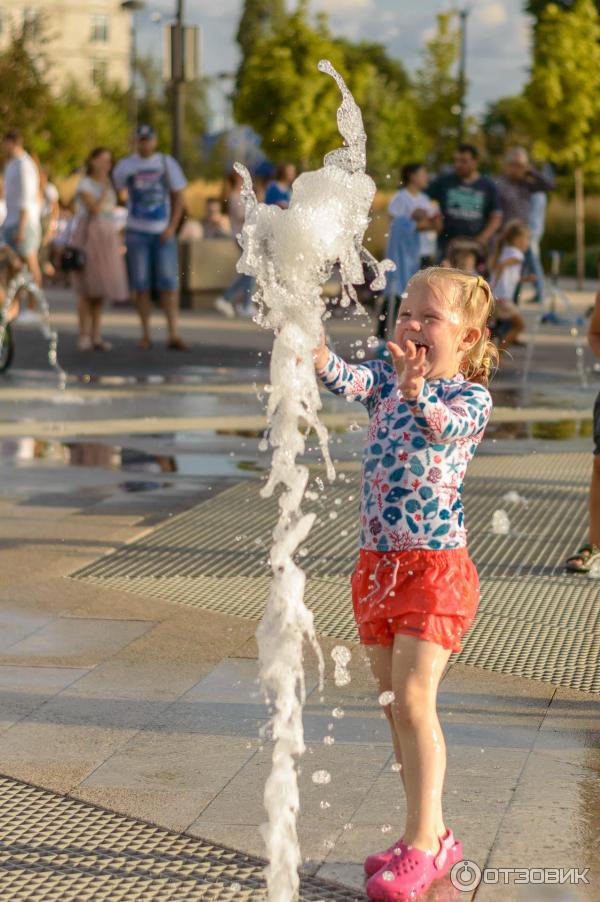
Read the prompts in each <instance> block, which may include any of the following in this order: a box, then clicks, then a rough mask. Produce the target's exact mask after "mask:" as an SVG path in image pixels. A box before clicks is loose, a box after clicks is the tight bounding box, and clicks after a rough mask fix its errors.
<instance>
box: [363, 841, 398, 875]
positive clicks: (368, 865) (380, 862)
mask: <svg viewBox="0 0 600 902" xmlns="http://www.w3.org/2000/svg"><path fill="white" fill-rule="evenodd" d="M405 851H406V844H405V843H404V842H403V840H401V839H399V840H398V842H395V843H394V845H393V846H390V847H389V849H386V850H385V852H376V853H375V855H369V857H368V858H366V859H365V864H364V868H365V874H366V875H367V877H372V876H373V874H376V873H377V871H380V870H381V868H383V867H385V866H386V865H387V864H389V863H390V861H391V860H392V858H393V857H394V855H403V854H404V852H405Z"/></svg>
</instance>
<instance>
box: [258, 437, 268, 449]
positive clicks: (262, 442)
mask: <svg viewBox="0 0 600 902" xmlns="http://www.w3.org/2000/svg"><path fill="white" fill-rule="evenodd" d="M258 450H259V451H268V450H269V443H268V441H267V440H266V438H261V440H260V442H259V443H258Z"/></svg>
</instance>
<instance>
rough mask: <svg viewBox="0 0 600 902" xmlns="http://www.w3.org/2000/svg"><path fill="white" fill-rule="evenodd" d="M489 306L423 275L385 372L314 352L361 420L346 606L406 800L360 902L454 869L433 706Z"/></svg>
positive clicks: (451, 276) (455, 587)
mask: <svg viewBox="0 0 600 902" xmlns="http://www.w3.org/2000/svg"><path fill="white" fill-rule="evenodd" d="M492 306H493V297H492V293H491V290H490V287H489V285H488V284H487V282H485V280H484V279H482V278H481V277H480V276H469V275H467V274H465V273H463V272H459V271H457V270H453V269H444V268H442V267H432V268H430V269H426V270H422V271H420V272H418V273H417V274H416V275H414V276H413V277H412V279H411V280H410V281H409V283H408V286H407V292H406V294H405V295H404V296H403V298H402V303H401V307H400V312H399V316H398V324H397V328H396V334H395V342H390V343H389V344H388V349H389V351H390V355H391V362H390V363H387V362H385V361H381V360H376V361H370V362H368V363H366V364H363V365H360V366H350V365H349V364H347V363H345V362H344V361H343V360H342V359H341V358H340V357H338V356H337V355H336V354H334V353H333V352H332V351H330V350H329V349H328V348H327V346H326V345H325V343H324V340H323V343H322V344H321V346H320V347H319V348H318V349H317V350H316V351H315V355H314V359H315V367H316V370H317V373H318V375H319V377H320V378H321V380H322V381H323V383H324V385H325V386H326V387H327V388H329V389H330V390H331V391H332V392H335V393H336V394H341V395H345V396H346V397H348V398H354V399H356V400H359V401H361V402H362V403H363V404H364V405H365V406H366V408H367V410H368V412H369V417H370V428H369V438H368V444H367V447H366V449H365V453H364V458H363V470H362V491H361V498H362V505H361V537H360V545H361V547H360V554H359V559H358V563H357V566H356V568H355V570H354V573H353V575H352V600H353V607H354V615H355V619H356V622H357V625H358V632H359V636H360V640H361V643H362V644H363V645H365V646H366V649H367V653H368V656H369V660H370V664H371V669H372V671H373V675H374V677H375V679H376V681H377V683H378V687H379V692H380V693H386V696H387V698H388V699H389V701H388V703H387V704H386V705H385V707H384V711H385V714H386V717H387V719H388V721H389V724H390V728H391V733H392V742H393V745H394V751H395V754H396V760H397V762H398V766H399V769H400V770H401V776H402V780H403V784H404V788H405V792H406V799H407V819H406V824H405V829H404V833H403V835H402V837H401V838H400V839H399V840H398V841H397V842H396V843H394V845H393V846H391V847H390V848H389V849H387V850H386V851H385V852H381V853H378V854H376V855H371V856H369V857H368V858H367V859H366V861H365V872H366V874H367V877H368V878H369V880H368V883H367V894H368V896H369V898H370V899H376V900H390V902H391V900H408V899H413V898H415V896H417V895H419V894H421V893H423V892H425V891H426V890H427V888H428V887H429V886H430V885H431V883H432V882H433V881H434V880H437V879H438V878H440V877H442V876H443V875H444V874H447V873H448V872H449V871H450V869H451V868H452V866H453V865H454V864H455V863H456V862H457V861H460V860H461V858H462V847H461V843H460V842H459V841H457V840H456V839H455V838H454V836H453V834H452V831H451V830H449V829H447V828H446V825H445V823H444V819H443V814H442V789H443V783H444V773H445V766H446V753H445V745H444V738H443V735H442V731H441V728H440V724H439V720H438V715H437V710H436V699H437V691H438V685H439V682H440V679H441V677H442V674H443V672H444V668H445V667H446V664H447V662H448V659H449V657H450V654H451V653H452V652H453V651H454V652H456V651H460V640H461V638H462V636H463V635H464V633H465V632H466V631H467V630H468V629H469V627H470V626H471V624H472V622H473V619H474V617H475V612H476V610H477V606H478V602H479V582H478V577H477V572H476V570H475V567H474V565H473V563H472V562H471V560H470V558H469V555H468V551H467V546H466V532H465V526H464V522H463V505H462V500H461V495H462V487H463V480H464V476H465V472H466V469H467V465H468V463H469V461H470V460H471V458H472V456H473V454H474V452H475V450H476V448H477V445H478V444H479V442H480V441H481V439H482V437H483V433H484V430H485V427H486V424H487V421H488V418H489V415H490V412H491V407H492V401H491V398H490V395H489V392H488V391H487V388H486V387H485V386H486V384H487V382H488V378H489V375H490V370H491V367H492V365H493V364H495V363H496V362H497V359H498V352H497V350H496V348H495V346H494V345H493V344H492V343H491V342H490V341H489V339H488V334H489V333H488V330H487V328H486V326H487V322H488V319H489V317H490V314H491V308H492Z"/></svg>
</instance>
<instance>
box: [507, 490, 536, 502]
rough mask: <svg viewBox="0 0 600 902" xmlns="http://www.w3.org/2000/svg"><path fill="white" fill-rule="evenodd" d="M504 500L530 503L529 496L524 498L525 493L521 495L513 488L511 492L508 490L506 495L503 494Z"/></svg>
mask: <svg viewBox="0 0 600 902" xmlns="http://www.w3.org/2000/svg"><path fill="white" fill-rule="evenodd" d="M502 500H503V501H504V503H505V504H528V503H529V502H528V501H527V498H524V497H523V495H519V493H518V492H515V491H514V490H511V491H510V492H506V494H505V495H503V496H502Z"/></svg>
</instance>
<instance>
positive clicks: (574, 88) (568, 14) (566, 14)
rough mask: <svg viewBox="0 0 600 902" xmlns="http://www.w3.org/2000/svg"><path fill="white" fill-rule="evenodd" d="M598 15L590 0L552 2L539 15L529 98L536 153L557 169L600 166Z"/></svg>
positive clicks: (599, 46) (599, 33)
mask: <svg viewBox="0 0 600 902" xmlns="http://www.w3.org/2000/svg"><path fill="white" fill-rule="evenodd" d="M599 39H600V19H599V16H598V12H597V10H596V6H595V4H594V3H593V2H592V0H575V3H574V4H573V7H572V9H571V10H569V11H566V10H563V9H561V8H560V7H559V6H557V5H556V4H550V5H549V6H548V7H547V8H546V10H545V11H544V12H543V13H542V16H541V18H540V21H539V24H538V29H537V34H536V40H535V44H534V52H533V67H532V71H531V78H530V81H529V84H528V85H527V86H526V88H525V98H526V100H527V101H528V102H529V104H530V107H531V109H532V110H534V111H535V116H534V117H533V118H532V122H531V124H532V127H533V129H534V131H533V136H534V152H535V153H536V155H537V156H539V157H540V158H541V159H547V160H549V161H550V162H552V163H554V164H555V165H557V166H559V167H567V168H570V169H572V168H574V167H576V166H581V167H583V168H584V169H597V168H598V165H599V164H600V133H599V130H598V125H599V118H600V45H599V44H598V41H599Z"/></svg>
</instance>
